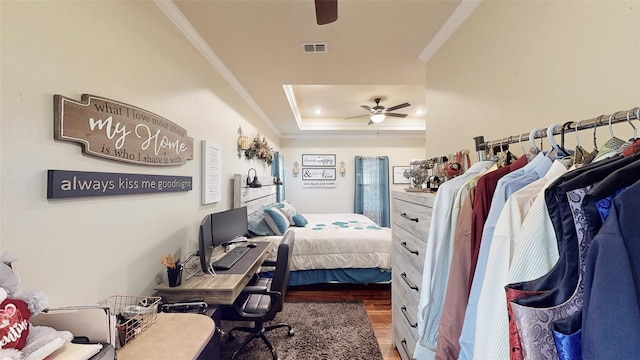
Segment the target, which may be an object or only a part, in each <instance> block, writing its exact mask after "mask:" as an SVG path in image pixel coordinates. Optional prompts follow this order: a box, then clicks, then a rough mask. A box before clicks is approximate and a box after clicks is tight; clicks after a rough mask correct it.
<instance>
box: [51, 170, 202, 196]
mask: <svg viewBox="0 0 640 360" xmlns="http://www.w3.org/2000/svg"><path fill="white" fill-rule="evenodd" d="M192 188H193V181H192V178H191V176H167V175H147V174H122V173H103V172H90V171H68V170H49V171H48V172H47V199H60V198H77V197H86V196H107V195H131V194H155V193H167V192H176V191H191V189H192Z"/></svg>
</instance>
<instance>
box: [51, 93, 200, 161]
mask: <svg viewBox="0 0 640 360" xmlns="http://www.w3.org/2000/svg"><path fill="white" fill-rule="evenodd" d="M53 107H54V109H53V110H54V138H55V139H56V140H65V141H72V142H78V143H81V144H82V145H83V151H84V152H85V153H86V154H90V155H93V156H99V157H102V158H106V159H110V160H115V161H123V162H128V163H135V164H142V165H152V166H167V165H183V164H185V163H186V162H187V160H191V159H193V138H190V137H188V136H187V131H186V130H185V129H183V128H182V127H180V126H178V125H176V124H174V123H172V122H171V121H169V120H167V119H165V118H163V117H160V116H158V115H156V114H153V113H150V112H148V111H146V110H143V109H140V108H137V107H135V106H131V105H127V104H124V103H121V102H118V101H114V100H109V99H105V98H101V97H99V96H94V95H88V94H83V95H82V100H81V101H80V102H78V101H75V100H72V99H69V98H66V97H64V96H61V95H54V96H53Z"/></svg>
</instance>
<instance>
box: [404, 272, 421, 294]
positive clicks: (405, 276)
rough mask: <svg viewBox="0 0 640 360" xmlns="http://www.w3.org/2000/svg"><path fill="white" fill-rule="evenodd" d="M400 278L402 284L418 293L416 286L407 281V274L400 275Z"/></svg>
mask: <svg viewBox="0 0 640 360" xmlns="http://www.w3.org/2000/svg"><path fill="white" fill-rule="evenodd" d="M400 277H401V278H402V280H404V282H406V283H407V285H409V287H410V288H411V289H413V290H415V291H418V286H417V285H413V284H412V283H411V281H409V279H407V273H402V274H400Z"/></svg>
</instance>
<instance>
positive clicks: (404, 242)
mask: <svg viewBox="0 0 640 360" xmlns="http://www.w3.org/2000/svg"><path fill="white" fill-rule="evenodd" d="M400 245H402V246H403V247H404V248H405V249H407V251H408V252H410V253H412V254H414V255H418V250H411V249H409V247H408V246H407V242H406V241H403V242H401V243H400Z"/></svg>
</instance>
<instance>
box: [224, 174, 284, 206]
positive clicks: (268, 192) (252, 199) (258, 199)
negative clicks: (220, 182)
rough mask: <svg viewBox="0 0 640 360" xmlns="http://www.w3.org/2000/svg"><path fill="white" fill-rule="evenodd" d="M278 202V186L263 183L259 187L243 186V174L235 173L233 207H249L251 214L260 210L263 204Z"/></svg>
mask: <svg viewBox="0 0 640 360" xmlns="http://www.w3.org/2000/svg"><path fill="white" fill-rule="evenodd" d="M274 202H276V186H275V185H263V186H262V187H259V188H250V187H243V186H242V175H240V174H234V175H233V207H234V208H239V207H242V206H246V207H247V214H249V215H251V214H253V213H254V212H256V211H258V210H260V207H261V206H267V205H270V204H273V203H274Z"/></svg>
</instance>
